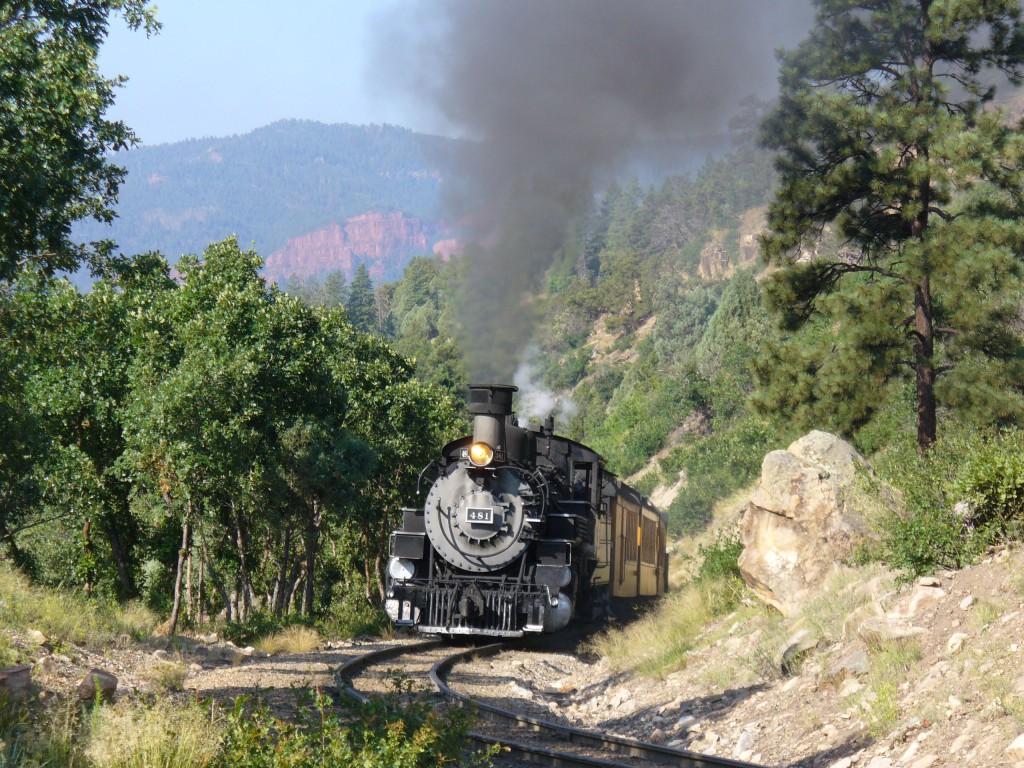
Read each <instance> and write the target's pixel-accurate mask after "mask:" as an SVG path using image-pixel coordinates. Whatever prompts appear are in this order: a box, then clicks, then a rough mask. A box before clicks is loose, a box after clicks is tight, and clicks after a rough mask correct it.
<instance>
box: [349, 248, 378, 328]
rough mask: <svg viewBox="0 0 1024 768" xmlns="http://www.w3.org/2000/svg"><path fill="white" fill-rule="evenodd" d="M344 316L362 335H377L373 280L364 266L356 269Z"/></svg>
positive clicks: (361, 265)
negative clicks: (346, 316)
mask: <svg viewBox="0 0 1024 768" xmlns="http://www.w3.org/2000/svg"><path fill="white" fill-rule="evenodd" d="M345 314H346V315H348V321H349V322H350V323H352V327H353V328H355V329H356V330H357V331H362V332H363V333H377V300H376V297H375V296H374V292H373V280H371V279H370V270H369V269H367V267H366V265H365V264H360V265H359V266H358V267H357V268H356V273H355V275H353V277H352V284H351V285H350V286H349V289H348V301H347V302H345Z"/></svg>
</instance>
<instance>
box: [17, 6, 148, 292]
mask: <svg viewBox="0 0 1024 768" xmlns="http://www.w3.org/2000/svg"><path fill="white" fill-rule="evenodd" d="M112 16H122V17H123V18H124V20H125V22H126V23H127V25H128V26H129V28H131V29H138V28H139V27H144V28H145V30H146V32H147V33H152V32H155V31H156V30H157V29H158V28H159V25H158V24H157V22H156V20H155V17H154V9H153V7H152V6H148V5H146V4H145V3H144V2H143V1H142V0H91V1H90V2H77V3H66V2H52V3H49V2H47V3H7V4H5V6H4V8H3V10H2V11H0V94H3V103H4V108H3V109H2V110H0V135H2V136H3V137H4V140H3V142H2V143H0V188H2V189H3V190H4V200H3V217H2V218H0V281H2V282H5V283H6V282H8V281H10V280H12V279H13V278H14V277H15V276H16V275H17V273H18V271H19V270H20V269H21V268H22V266H24V265H25V264H31V265H33V267H34V268H37V269H38V270H40V271H41V272H43V273H45V274H46V275H52V274H53V273H54V272H55V271H57V270H61V269H66V270H74V269H75V268H76V267H77V266H78V264H79V263H80V261H81V260H82V259H84V258H86V257H95V258H99V257H100V256H101V255H104V252H105V250H106V249H105V247H103V246H101V245H100V244H92V245H91V246H80V245H76V244H75V243H73V242H72V239H71V237H70V234H71V225H72V224H73V223H74V222H76V221H79V220H81V219H85V218H92V219H95V220H96V221H99V222H109V221H110V219H111V218H112V216H113V210H112V207H113V204H114V202H115V201H116V199H117V194H118V188H119V186H120V184H121V181H122V180H123V178H124V171H123V170H122V169H120V168H118V167H117V166H114V165H112V164H110V163H109V162H108V155H109V154H110V153H111V152H112V151H114V150H118V149H124V148H126V147H128V146H131V145H133V144H134V143H135V142H136V137H135V134H133V133H132V132H131V130H130V129H129V128H128V127H127V126H126V125H125V124H124V123H122V122H121V121H118V120H109V119H107V117H106V113H107V111H108V110H109V108H110V107H111V106H112V104H113V102H114V92H115V90H116V89H117V88H118V87H119V86H120V85H122V83H123V81H122V80H121V79H120V78H114V79H111V78H106V77H102V76H101V75H100V74H99V68H98V66H97V59H98V56H99V48H100V45H101V44H102V42H103V40H104V38H105V37H106V36H107V33H108V30H109V24H110V19H111V17H112Z"/></svg>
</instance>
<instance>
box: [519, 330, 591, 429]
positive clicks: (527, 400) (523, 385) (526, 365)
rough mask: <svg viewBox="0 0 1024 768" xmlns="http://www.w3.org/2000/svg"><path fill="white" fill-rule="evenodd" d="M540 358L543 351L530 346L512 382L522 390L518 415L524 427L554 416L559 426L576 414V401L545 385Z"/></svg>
mask: <svg viewBox="0 0 1024 768" xmlns="http://www.w3.org/2000/svg"><path fill="white" fill-rule="evenodd" d="M539 355H540V348H539V347H537V346H536V345H530V347H528V348H527V350H526V352H525V353H524V355H523V361H522V362H521V363H520V364H519V367H518V368H517V369H516V372H515V374H514V375H513V377H512V383H513V384H515V385H516V386H517V387H519V392H518V393H517V395H516V397H517V405H516V413H517V415H518V417H519V425H520V426H526V425H527V424H528V423H529V422H530V421H535V422H537V421H543V420H544V419H546V418H547V417H548V416H554V417H555V419H556V423H557V422H558V421H563V422H564V420H565V419H568V418H569V417H570V416H572V415H573V414H574V413H576V403H574V402H573V401H572V398H570V397H568V396H567V395H560V394H557V393H555V392H553V391H552V390H550V389H548V388H547V387H545V386H544V384H543V381H542V377H541V369H540V364H539V363H538V362H537V358H538V356H539Z"/></svg>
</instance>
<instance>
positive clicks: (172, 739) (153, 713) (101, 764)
mask: <svg viewBox="0 0 1024 768" xmlns="http://www.w3.org/2000/svg"><path fill="white" fill-rule="evenodd" d="M86 729H87V741H88V746H87V747H86V748H85V750H84V752H85V755H86V757H87V758H88V760H89V762H90V765H91V766H95V768H153V766H161V768H179V767H180V768H186V767H187V768H203V766H206V765H209V764H210V763H211V762H212V761H213V759H214V757H215V756H216V754H217V751H218V749H219V744H220V731H221V727H220V724H219V722H217V720H215V719H214V718H213V717H211V714H210V711H209V710H204V709H201V708H200V707H199V706H198V705H193V706H189V707H185V708H177V707H175V706H173V705H172V704H169V703H167V702H158V703H157V704H154V705H153V706H151V707H143V706H137V705H127V706H113V707H110V706H106V707H96V708H95V709H94V710H93V711H92V713H91V715H90V716H89V720H88V723H87V724H86Z"/></svg>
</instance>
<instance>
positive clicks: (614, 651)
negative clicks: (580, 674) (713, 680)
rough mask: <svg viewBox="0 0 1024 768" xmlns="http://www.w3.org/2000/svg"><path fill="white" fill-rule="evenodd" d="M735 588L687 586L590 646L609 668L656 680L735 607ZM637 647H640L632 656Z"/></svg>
mask: <svg viewBox="0 0 1024 768" xmlns="http://www.w3.org/2000/svg"><path fill="white" fill-rule="evenodd" d="M740 589H741V587H740V585H739V584H737V583H736V582H735V581H731V580H715V581H710V580H709V581H704V582H700V583H692V584H689V585H687V586H686V587H683V588H682V589H679V590H676V591H675V592H673V593H671V594H669V595H667V596H666V597H665V598H663V599H662V601H661V602H660V603H659V604H658V606H657V608H656V609H655V610H653V611H652V612H651V613H649V614H647V615H646V616H644V617H642V618H640V619H638V620H637V621H635V622H633V623H632V624H629V625H628V626H626V627H624V628H622V629H613V630H609V631H607V632H604V633H602V634H601V635H599V636H598V637H596V638H595V639H594V640H593V641H591V648H592V650H594V651H595V652H597V653H599V654H600V655H602V656H604V657H605V658H607V660H608V662H609V664H610V665H611V667H612V668H613V669H617V670H623V669H636V670H637V671H638V672H640V673H642V674H647V675H653V676H660V675H664V674H666V673H668V672H671V671H672V670H674V669H678V668H679V667H681V666H683V665H684V664H685V657H686V652H687V651H689V650H691V649H692V648H694V647H696V645H697V642H698V638H699V637H700V636H701V634H702V633H703V631H704V627H705V626H706V625H707V624H708V623H710V622H711V621H712V620H713V619H714V618H715V617H717V616H721V615H722V614H724V613H727V612H728V611H730V610H732V608H733V607H735V605H736V601H737V597H738V594H739V590H740ZM637 649H645V651H644V652H643V653H640V654H638V653H637Z"/></svg>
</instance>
